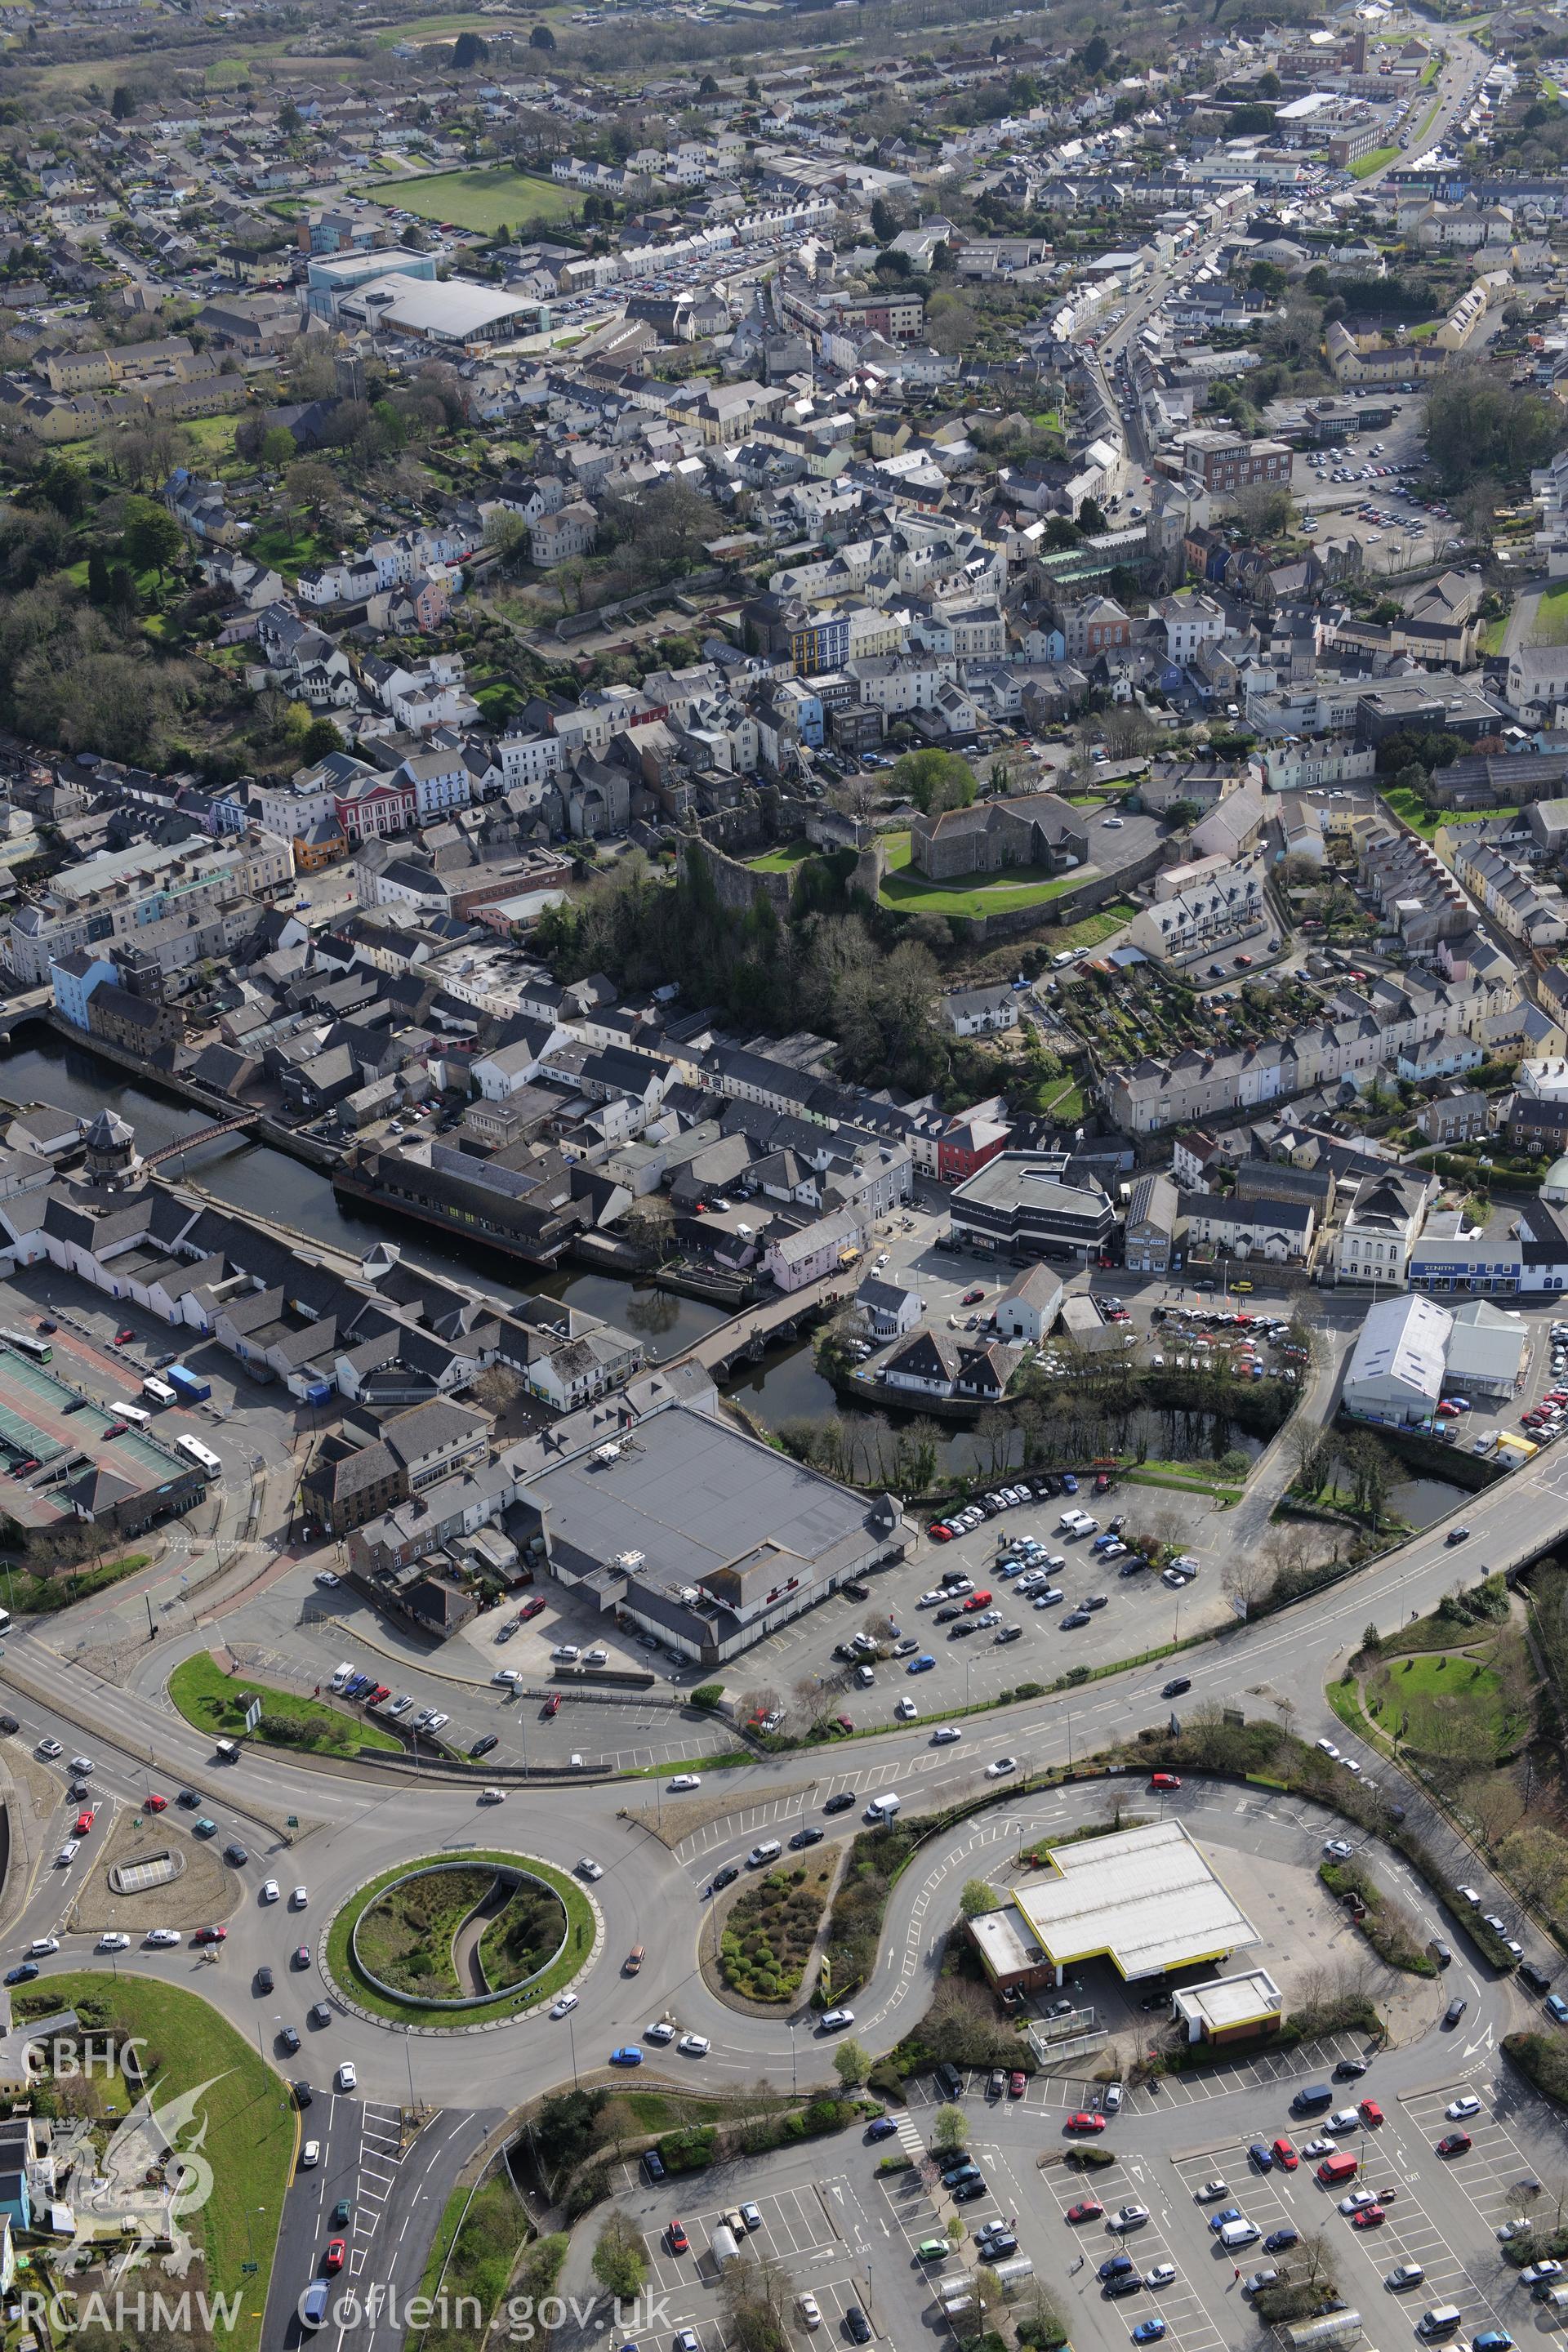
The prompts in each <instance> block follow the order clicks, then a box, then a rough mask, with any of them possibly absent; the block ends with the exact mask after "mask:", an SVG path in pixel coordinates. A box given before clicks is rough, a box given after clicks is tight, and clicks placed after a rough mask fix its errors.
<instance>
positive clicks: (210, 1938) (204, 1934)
mask: <svg viewBox="0 0 1568 2352" xmlns="http://www.w3.org/2000/svg"><path fill="white" fill-rule="evenodd" d="M191 1941H192V1943H193V1944H226V1943H227V1941H228V1929H227V1928H226V1927H198V1928H197V1929H196V1932H195V1935H194V1936H193V1937H191Z"/></svg>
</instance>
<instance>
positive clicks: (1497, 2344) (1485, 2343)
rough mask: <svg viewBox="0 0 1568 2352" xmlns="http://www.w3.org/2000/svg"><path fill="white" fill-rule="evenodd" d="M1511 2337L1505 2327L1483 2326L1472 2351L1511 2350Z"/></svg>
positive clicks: (1509, 2351) (1492, 2351)
mask: <svg viewBox="0 0 1568 2352" xmlns="http://www.w3.org/2000/svg"><path fill="white" fill-rule="evenodd" d="M1512 2347H1513V2338H1512V2336H1510V2334H1509V2332H1508V2330H1507V2328H1506V2327H1483V2328H1482V2330H1481V2332H1480V2334H1479V2336H1477V2337H1476V2338H1475V2340H1474V2345H1473V2347H1472V2352H1512Z"/></svg>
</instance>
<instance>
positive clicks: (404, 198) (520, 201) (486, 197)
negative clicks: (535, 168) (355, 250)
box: [355, 163, 580, 236]
mask: <svg viewBox="0 0 1568 2352" xmlns="http://www.w3.org/2000/svg"><path fill="white" fill-rule="evenodd" d="M355 193H356V194H359V195H362V196H369V197H371V198H373V199H374V201H375V202H376V203H378V204H388V205H401V206H402V208H403V210H404V211H405V212H409V213H417V214H418V215H419V217H420V219H421V220H431V221H451V222H452V223H453V224H454V225H455V226H457V227H458V228H471V229H473V230H474V231H476V233H478V234H480V235H483V236H494V235H495V233H496V231H497V229H499V228H511V227H514V226H516V224H517V223H518V222H519V221H525V220H571V219H572V218H573V216H574V215H575V213H576V210H577V205H578V203H579V201H580V200H579V198H578V197H577V196H576V195H575V194H574V192H573V191H572V189H570V188H562V187H557V185H556V184H555V182H554V181H553V180H539V179H535V178H534V176H533V174H532V173H531V172H514V171H513V170H512V169H511V168H510V165H509V164H505V163H501V164H494V165H488V166H486V167H485V168H483V169H481V170H479V171H474V172H437V173H432V174H430V175H429V176H428V177H427V178H423V179H417V180H367V181H365V182H364V183H363V184H362V185H361V186H360V187H359V188H358V189H357V190H356V192H355Z"/></svg>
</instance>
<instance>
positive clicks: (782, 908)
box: [707, 845, 795, 923]
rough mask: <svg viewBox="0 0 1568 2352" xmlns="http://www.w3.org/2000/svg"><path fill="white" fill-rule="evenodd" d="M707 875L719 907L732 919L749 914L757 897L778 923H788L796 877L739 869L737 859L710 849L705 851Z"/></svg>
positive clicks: (743, 867)
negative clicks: (766, 901)
mask: <svg viewBox="0 0 1568 2352" xmlns="http://www.w3.org/2000/svg"><path fill="white" fill-rule="evenodd" d="M707 856H708V866H709V871H710V873H711V875H712V877H713V887H714V889H715V890H716V891H717V892H718V894H719V903H720V905H721V907H723V908H725V909H726V910H727V911H728V912H729V913H731V914H732V915H745V914H749V913H750V912H751V909H752V903H753V901H754V900H755V898H756V896H757V893H758V892H759V891H761V892H762V894H763V897H764V898H767V899H769V900H770V901H771V903H772V906H773V912H774V913H775V914H776V915H777V917H778V919H779V920H780V922H781V923H787V922H788V920H789V912H790V900H791V898H792V897H793V896H794V892H795V875H794V874H793V872H792V873H788V874H770V873H758V872H757V871H756V869H755V868H754V867H753V866H742V864H741V863H740V861H739V859H737V858H733V857H726V856H724V854H723V852H722V850H719V849H715V848H713V847H712V846H711V845H710V846H709V848H708V851H707Z"/></svg>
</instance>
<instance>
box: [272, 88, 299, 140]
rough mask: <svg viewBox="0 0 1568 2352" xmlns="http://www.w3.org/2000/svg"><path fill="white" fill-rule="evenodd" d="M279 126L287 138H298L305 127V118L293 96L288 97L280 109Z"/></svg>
mask: <svg viewBox="0 0 1568 2352" xmlns="http://www.w3.org/2000/svg"><path fill="white" fill-rule="evenodd" d="M278 128H279V131H281V132H282V133H283V136H284V138H285V139H293V138H296V137H297V136H298V135H299V133H300V131H303V129H304V128H305V118H304V116H303V115H302V114H301V113H300V110H299V108H298V107H297V106H296V105H295V103H294V101H293V100H292V99H291V98H286V99H285V100H284V101H283V103H282V105H281V106H280V107H279V110H278Z"/></svg>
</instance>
